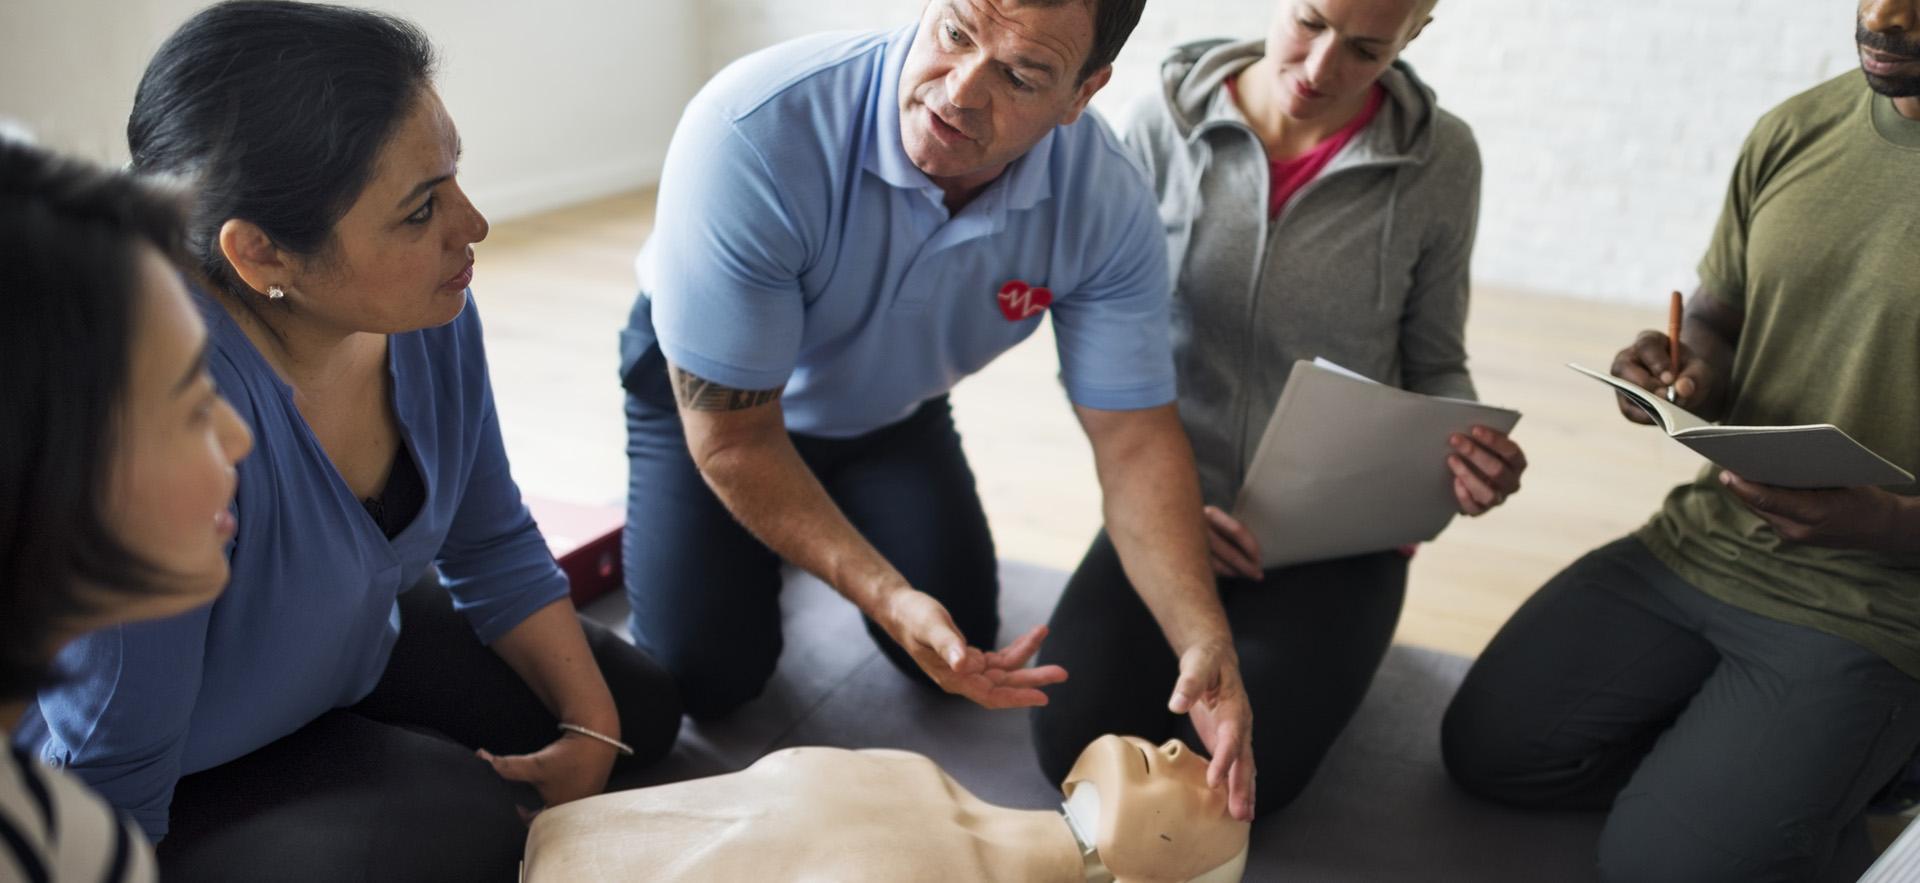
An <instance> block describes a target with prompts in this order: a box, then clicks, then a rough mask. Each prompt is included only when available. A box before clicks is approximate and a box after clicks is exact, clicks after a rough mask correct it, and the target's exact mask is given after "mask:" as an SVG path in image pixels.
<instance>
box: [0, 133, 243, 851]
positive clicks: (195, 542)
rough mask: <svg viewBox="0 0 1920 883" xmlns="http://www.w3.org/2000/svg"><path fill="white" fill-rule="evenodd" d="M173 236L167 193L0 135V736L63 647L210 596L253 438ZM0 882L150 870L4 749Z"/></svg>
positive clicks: (114, 825) (110, 819)
mask: <svg viewBox="0 0 1920 883" xmlns="http://www.w3.org/2000/svg"><path fill="white" fill-rule="evenodd" d="M180 231H181V221H180V217H179V210H178V206H177V205H176V204H175V202H174V201H173V200H172V199H171V198H170V197H168V196H166V195H164V194H162V193H159V192H157V191H153V190H149V189H147V188H145V187H143V186H141V185H138V184H136V183H135V182H133V181H132V180H131V179H129V178H127V177H125V176H123V175H119V174H112V173H107V172H103V171H100V170H96V169H92V168H89V167H86V166H82V165H79V164H76V163H71V162H67V161H64V160H61V159H58V158H55V157H53V156H51V155H49V154H47V153H46V152H44V151H41V150H39V149H36V148H33V147H29V146H26V145H23V144H19V143H10V142H7V141H5V140H3V139H0V254H4V255H6V256H7V258H6V260H7V268H6V270H5V272H0V315H4V317H5V318H4V320H0V735H8V734H10V733H11V731H12V730H13V729H14V727H15V726H16V725H17V724H18V723H19V721H20V718H21V716H22V714H23V713H24V711H25V709H26V706H27V704H28V703H29V702H30V701H32V699H33V696H34V693H35V691H36V690H38V689H39V688H40V687H42V686H45V685H47V684H49V683H52V682H54V681H56V680H58V678H59V677H60V673H59V672H58V671H55V670H54V666H53V664H52V659H53V656H54V653H55V652H56V651H57V650H59V649H60V647H61V646H62V645H64V644H66V643H67V642H68V641H70V640H71V639H73V638H75V637H78V636H79V635H81V634H83V633H86V632H94V631H103V632H111V631H113V630H116V629H118V628H119V627H120V626H121V625H123V624H125V623H129V622H133V621H136V620H144V619H153V618H158V617H164V616H173V615H177V614H179V613H182V612H184V611H187V610H190V609H192V608H195V607H199V606H201V605H204V604H206V603H207V602H209V601H212V600H213V599H214V598H215V597H216V596H218V595H219V594H220V591H221V589H222V588H224V587H225V586H226V583H227V558H226V554H225V547H226V544H227V540H228V539H229V538H230V537H231V536H232V535H233V530H234V518H233V514H232V512H231V510H230V507H231V503H232V500H233V491H234V480H235V479H234V476H235V472H234V466H235V464H236V463H238V462H239V461H240V459H241V458H242V457H244V456H246V454H247V451H248V450H249V449H250V448H251V446H252V435H251V434H250V433H249V431H248V429H247V427H246V425H245V424H244V423H242V422H241V421H240V418H239V416H238V415H237V414H236V413H235V412H234V410H233V409H232V408H231V407H229V406H228V405H227V403H226V400H225V399H223V398H221V397H220V394H219V392H218V391H216V390H215V389H214V387H213V382H212V377H211V375H210V374H209V373H208V370H207V364H206V342H207V331H206V328H205V325H204V324H203V323H202V321H201V319H200V315H199V313H198V312H197V311H196V310H195V309H194V307H193V305H192V302H191V301H189V300H188V297H187V293H186V290H185V288H184V287H183V286H182V284H181V281H180V276H179V271H178V270H177V269H176V265H175V264H174V263H171V262H170V259H171V258H175V257H176V256H177V255H179V254H180V253H181V248H180V242H181V232H180ZM0 879H4V880H23V881H35V883H37V881H52V880H85V881H89V883H91V881H96V880H107V881H122V880H152V879H154V861H153V855H152V851H151V850H150V849H149V848H148V846H147V844H146V838H145V837H143V836H141V834H140V832H139V830H138V829H137V828H134V827H131V826H130V823H129V822H127V821H126V820H124V819H122V818H121V817H120V816H119V815H118V814H116V813H115V812H114V810H113V809H112V808H111V807H110V806H108V805H107V803H106V802H104V801H102V800H101V799H99V798H98V797H96V796H94V795H93V794H92V793H91V792H89V791H88V790H87V789H86V787H85V786H83V785H81V784H80V782H79V780H77V779H74V778H71V777H69V776H67V775H66V774H64V773H62V772H59V771H57V770H53V769H49V768H47V767H44V766H42V765H40V764H39V763H37V762H35V761H34V760H32V759H31V758H30V757H29V756H28V755H27V754H25V753H24V752H21V751H19V750H17V749H9V750H8V751H5V752H0Z"/></svg>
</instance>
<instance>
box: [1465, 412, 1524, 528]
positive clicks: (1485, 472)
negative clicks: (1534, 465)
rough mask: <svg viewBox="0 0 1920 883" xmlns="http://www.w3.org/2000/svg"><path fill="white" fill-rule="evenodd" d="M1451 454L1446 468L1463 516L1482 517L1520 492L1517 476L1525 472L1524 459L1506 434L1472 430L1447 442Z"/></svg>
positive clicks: (1486, 429)
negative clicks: (1451, 450)
mask: <svg viewBox="0 0 1920 883" xmlns="http://www.w3.org/2000/svg"><path fill="white" fill-rule="evenodd" d="M1448 444H1450V445H1451V446H1452V447H1453V453H1451V454H1448V455H1447V468H1448V469H1449V470H1451V471H1452V472H1453V497H1454V499H1455V500H1456V501H1458V502H1459V504H1460V513H1461V514H1463V515H1469V516H1472V515H1484V514H1486V513H1487V512H1488V511H1490V510H1492V509H1493V508H1494V507H1495V506H1498V505H1500V504H1501V503H1504V502H1506V501H1507V498H1508V497H1511V496H1513V495H1514V494H1515V493H1518V492H1519V490H1520V473H1522V472H1525V471H1527V455H1526V453H1525V452H1524V451H1522V450H1520V446H1519V445H1517V444H1514V442H1513V439H1511V438H1508V437H1507V434H1506V433H1504V432H1501V431H1499V430H1496V429H1491V428H1488V427H1485V426H1475V427H1474V428H1473V430H1472V431H1471V432H1469V433H1467V434H1465V435H1461V434H1455V435H1454V436H1453V437H1452V438H1450V439H1449V440H1448Z"/></svg>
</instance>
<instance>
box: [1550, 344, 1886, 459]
mask: <svg viewBox="0 0 1920 883" xmlns="http://www.w3.org/2000/svg"><path fill="white" fill-rule="evenodd" d="M1567 367H1569V368H1572V369H1573V370H1575V371H1578V372H1580V373H1582V374H1585V375H1587V376H1588V377H1591V378H1593V379H1595V380H1598V381H1600V382H1601V383H1604V384H1606V385H1608V386H1611V387H1613V388H1614V389H1615V390H1618V391H1619V392H1620V393H1621V394H1622V395H1625V396H1626V397H1627V400H1628V401H1630V402H1633V403H1634V404H1636V405H1639V406H1640V410H1642V411H1645V412H1647V416H1649V417H1652V418H1653V422H1654V425H1655V426H1658V427H1660V428H1661V429H1663V430H1665V431H1666V433H1667V436H1668V437H1669V438H1672V439H1673V440H1674V441H1677V442H1679V443H1681V444H1683V445H1686V446H1687V447H1689V448H1692V449H1693V450H1694V451H1695V452H1697V453H1698V454H1699V455H1700V456H1702V457H1705V458H1707V459H1708V460H1711V461H1713V464H1714V465H1715V466H1719V467H1720V468H1722V469H1726V470H1729V471H1731V472H1732V473H1733V474H1735V475H1738V476H1740V477H1741V478H1744V479H1747V480H1748V481H1755V482H1759V483H1761V484H1770V485H1773V486H1775V487H1787V488H1829V487H1869V486H1874V485H1898V484H1909V483H1911V482H1912V481H1913V474H1912V473H1910V472H1908V471H1907V470H1905V469H1902V468H1900V467H1898V466H1895V465H1894V464H1892V463H1889V462H1887V460H1886V458H1884V457H1882V456H1880V455H1879V454H1876V453H1874V452H1873V451H1870V450H1868V449H1867V447H1866V446H1865V445H1863V444H1861V443H1859V442H1857V441H1854V440H1853V437H1852V436H1849V435H1847V434H1846V433H1845V432H1842V431H1841V430H1840V428H1839V427H1837V426H1833V425H1832V424H1828V423H1817V424H1813V425H1810V426H1721V425H1719V424H1716V423H1710V422H1708V421H1706V420H1703V419H1701V418H1700V417H1699V415H1696V414H1694V413H1692V412H1690V411H1688V410H1687V409H1685V408H1682V407H1680V406H1679V405H1676V404H1673V403H1672V402H1669V401H1667V400H1666V399H1663V398H1661V397H1660V396H1658V395H1655V394H1654V393H1652V392H1649V391H1647V390H1644V389H1641V388H1640V387H1638V386H1636V385H1634V384H1632V383H1629V382H1627V381H1625V380H1621V379H1620V378H1618V377H1614V376H1612V375H1608V374H1602V373H1600V372H1598V371H1595V370H1592V369H1590V368H1583V367H1581V366H1579V365H1575V364H1573V363H1571V362H1569V363H1567Z"/></svg>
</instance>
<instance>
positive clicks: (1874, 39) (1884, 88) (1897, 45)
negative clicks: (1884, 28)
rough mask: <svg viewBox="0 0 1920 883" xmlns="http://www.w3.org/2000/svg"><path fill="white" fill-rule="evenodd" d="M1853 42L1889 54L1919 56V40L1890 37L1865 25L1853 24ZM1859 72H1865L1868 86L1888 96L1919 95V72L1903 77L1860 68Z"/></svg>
mask: <svg viewBox="0 0 1920 883" xmlns="http://www.w3.org/2000/svg"><path fill="white" fill-rule="evenodd" d="M1853 42H1855V43H1858V44H1859V45H1861V46H1864V47H1866V48H1868V49H1875V50H1879V51H1881V52H1885V53H1887V54H1889V55H1898V56H1902V57H1904V58H1920V41H1914V40H1906V39H1901V38H1899V37H1890V36H1888V35H1886V34H1876V33H1874V32H1873V31H1869V30H1867V28H1866V26H1865V25H1860V24H1855V25H1854V28H1853ZM1861 73H1863V74H1866V77H1867V86H1868V88H1871V89H1872V90H1873V91H1875V92H1878V93H1880V94H1882V95H1885V96H1887V97H1888V98H1912V97H1914V96H1916V95H1920V74H1916V75H1910V76H1903V77H1882V76H1876V75H1874V74H1872V73H1869V72H1867V71H1865V70H1862V71H1861Z"/></svg>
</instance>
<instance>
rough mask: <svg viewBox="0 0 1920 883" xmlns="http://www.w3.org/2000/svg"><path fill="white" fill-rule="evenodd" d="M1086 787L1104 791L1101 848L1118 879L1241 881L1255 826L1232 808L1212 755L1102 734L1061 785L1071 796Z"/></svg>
mask: <svg viewBox="0 0 1920 883" xmlns="http://www.w3.org/2000/svg"><path fill="white" fill-rule="evenodd" d="M1083 788H1092V789H1094V790H1095V791H1096V792H1097V793H1098V795H1099V798H1100V799H1099V803H1098V805H1099V813H1098V816H1099V817H1098V819H1096V820H1092V822H1093V823H1092V825H1091V827H1092V829H1093V831H1094V832H1095V836H1094V848H1095V849H1097V850H1098V851H1099V853H1100V859H1101V861H1102V862H1103V863H1104V864H1105V865H1106V867H1107V870H1108V871H1110V872H1112V873H1113V875H1114V878H1115V880H1116V881H1118V883H1181V881H1189V880H1213V879H1227V880H1238V879H1240V874H1239V869H1240V868H1241V867H1243V866H1244V864H1245V861H1246V851H1247V831H1248V825H1247V823H1246V822H1241V821H1236V820H1235V819H1234V818H1233V817H1232V816H1231V815H1228V814H1227V795H1226V792H1225V791H1224V790H1222V789H1215V788H1209V787H1207V762H1206V760H1204V759H1203V758H1201V757H1200V756H1199V755H1197V754H1194V753H1193V751H1192V750H1191V749H1189V748H1188V747H1187V746H1186V745H1185V744H1183V743H1181V742H1180V740H1178V739H1169V740H1167V742H1166V744H1164V745H1160V746H1158V747H1156V746H1154V745H1153V743H1151V742H1148V741H1147V740H1145V739H1140V738H1136V737H1133V736H1113V735H1107V736H1101V737H1100V738H1098V739H1095V740H1094V741H1093V744H1091V745H1088V746H1087V749H1086V750H1085V751H1082V752H1081V753H1080V760H1079V761H1078V762H1077V763H1075V764H1074V766H1073V769H1072V771H1070V772H1068V773H1067V778H1066V781H1064V782H1062V783H1060V790H1061V791H1063V792H1065V794H1066V795H1067V797H1068V798H1069V800H1072V798H1073V797H1074V793H1075V792H1076V791H1079V790H1080V789H1083ZM1083 799H1084V798H1083ZM1075 802H1078V801H1075ZM1216 875H1218V876H1217V877H1216Z"/></svg>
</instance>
